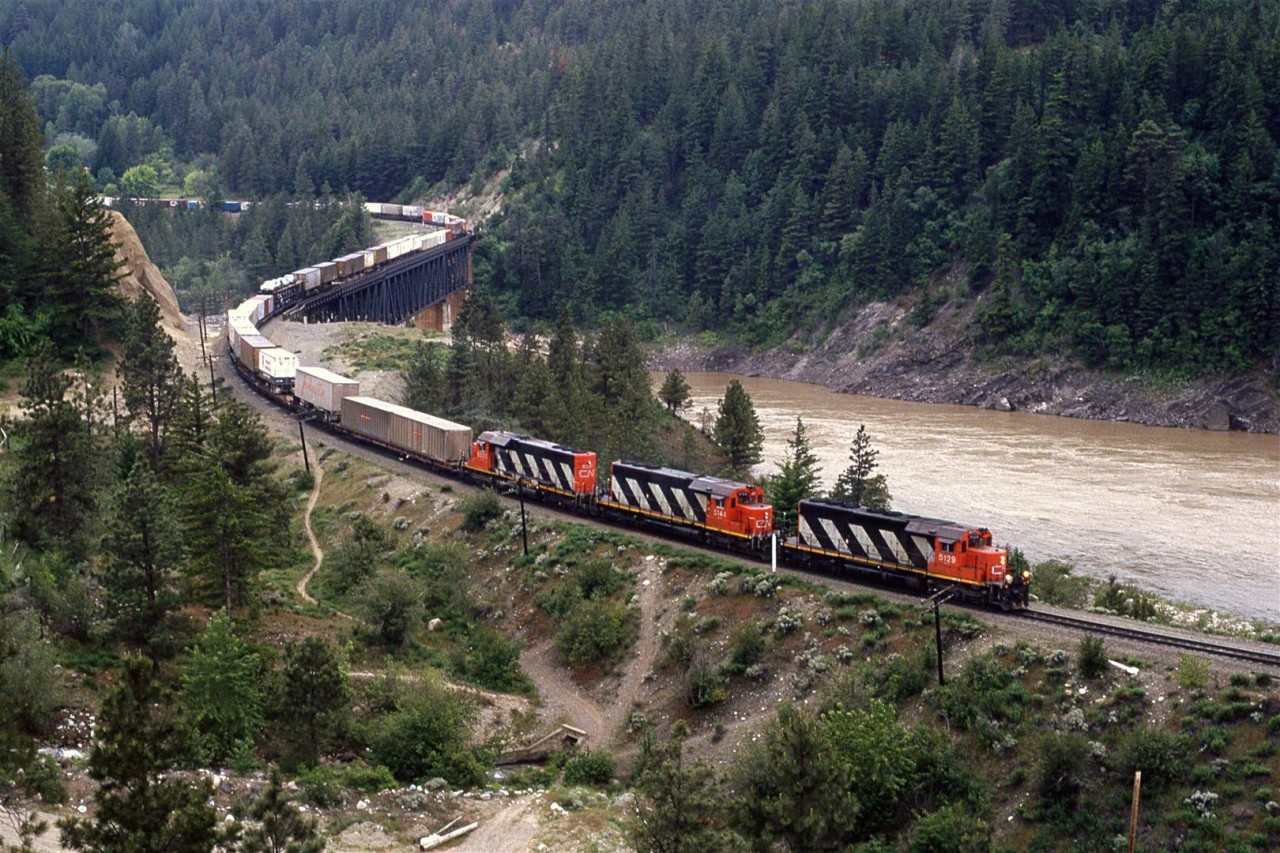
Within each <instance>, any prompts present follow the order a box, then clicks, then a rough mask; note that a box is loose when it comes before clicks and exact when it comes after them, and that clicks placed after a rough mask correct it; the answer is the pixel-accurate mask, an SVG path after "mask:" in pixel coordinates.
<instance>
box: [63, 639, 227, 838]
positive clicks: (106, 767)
mask: <svg viewBox="0 0 1280 853" xmlns="http://www.w3.org/2000/svg"><path fill="white" fill-rule="evenodd" d="M160 698H161V696H160V692H159V688H158V687H157V685H156V684H155V682H154V681H152V679H151V665H150V663H149V662H148V661H146V660H145V659H141V658H135V657H129V658H126V660H125V668H124V672H123V673H122V676H121V680H120V683H119V685H118V686H117V687H116V688H115V689H114V690H113V691H112V692H111V694H110V695H109V696H108V697H107V701H106V702H105V703H104V705H103V707H102V712H101V714H100V715H99V716H98V727H97V732H96V735H97V737H96V738H95V741H94V745H93V748H92V749H91V750H90V752H89V776H90V778H92V779H93V780H94V781H96V782H97V783H98V785H99V787H98V791H97V793H96V794H95V795H94V800H95V802H96V805H97V809H96V811H95V812H94V815H93V817H92V818H84V817H73V818H64V819H62V820H60V821H58V828H59V829H60V830H61V832H62V844H63V846H64V847H68V848H70V849H72V850H83V851H86V853H210V851H212V850H213V849H214V848H215V846H216V845H217V844H218V843H219V841H220V840H222V839H221V837H220V834H219V832H218V830H217V823H216V820H217V815H216V813H215V812H214V810H213V807H212V806H210V805H207V803H208V802H209V800H210V799H211V798H212V797H213V786H212V785H210V784H209V781H208V780H207V779H203V778H200V779H197V780H188V779H178V778H164V775H163V774H164V773H165V772H166V771H168V770H169V768H170V767H171V766H172V764H173V760H174V758H175V757H176V750H175V746H176V744H175V738H174V731H173V727H172V724H171V723H170V721H169V720H168V719H166V717H165V716H164V713H163V712H162V711H160V710H159V706H158V701H159V700H160Z"/></svg>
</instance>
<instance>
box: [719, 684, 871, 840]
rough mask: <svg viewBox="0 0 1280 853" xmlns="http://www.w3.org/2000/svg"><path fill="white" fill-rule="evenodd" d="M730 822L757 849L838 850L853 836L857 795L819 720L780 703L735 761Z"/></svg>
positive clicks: (801, 710) (807, 713) (800, 710)
mask: <svg viewBox="0 0 1280 853" xmlns="http://www.w3.org/2000/svg"><path fill="white" fill-rule="evenodd" d="M732 775H733V783H734V789H735V793H736V796H735V797H734V801H733V802H734V823H735V825H736V827H737V828H738V830H739V831H740V832H741V833H742V834H743V835H745V836H746V837H747V838H751V839H756V840H757V843H758V844H759V845H760V846H761V849H769V847H770V846H772V845H776V844H779V843H781V844H782V845H783V846H784V847H785V849H787V850H844V849H845V848H846V846H847V845H848V843H849V842H850V841H852V840H853V837H854V835H853V833H854V829H855V827H856V821H857V814H858V800H857V798H856V797H855V796H854V795H853V794H852V793H851V792H850V779H849V777H848V773H847V770H846V768H845V766H844V765H843V764H842V763H841V762H840V761H839V759H838V758H837V756H836V755H835V753H834V751H833V750H832V749H831V745H830V744H829V743H828V742H827V740H826V738H825V737H824V736H823V733H822V728H821V725H820V723H819V721H818V720H817V719H816V718H814V717H813V716H812V715H811V714H810V713H809V712H807V711H805V710H804V709H802V708H795V707H793V706H792V705H790V704H789V703H784V704H783V705H782V707H781V708H779V709H778V714H777V716H776V717H775V718H774V719H773V720H771V721H770V722H769V724H768V725H767V726H766V727H765V730H764V733H763V735H762V736H761V738H760V740H759V742H757V743H754V744H752V745H751V747H750V748H749V749H748V750H747V751H746V752H745V753H743V755H742V757H741V758H739V759H738V760H737V762H735V766H734V770H733V774H732Z"/></svg>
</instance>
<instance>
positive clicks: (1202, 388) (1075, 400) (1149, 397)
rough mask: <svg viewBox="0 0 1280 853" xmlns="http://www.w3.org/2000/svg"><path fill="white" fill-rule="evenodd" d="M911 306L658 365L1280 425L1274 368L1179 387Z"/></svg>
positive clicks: (1177, 422)
mask: <svg viewBox="0 0 1280 853" xmlns="http://www.w3.org/2000/svg"><path fill="white" fill-rule="evenodd" d="M909 314H910V312H909V306H907V305H903V304H897V303H872V304H870V305H867V306H866V307H864V308H863V309H862V310H861V311H860V312H859V313H858V314H857V316H855V317H854V318H853V319H851V320H850V321H848V322H846V323H843V324H841V325H839V326H837V327H835V328H834V329H831V330H829V331H828V332H826V333H825V334H821V335H819V334H812V335H807V336H806V335H798V336H797V337H796V338H795V339H794V340H793V341H792V342H791V343H790V344H789V345H787V346H784V347H781V348H779V349H775V350H771V351H767V352H757V351H751V350H748V349H747V348H745V347H739V346H723V347H711V348H709V347H701V346H697V345H695V344H676V345H669V346H666V347H664V348H662V349H661V350H659V351H657V352H655V353H653V354H652V355H651V357H650V360H649V367H650V369H652V370H670V369H671V368H673V367H678V368H680V369H681V370H716V371H724V372H729V373H740V374H744V375H747V376H767V377H770V378H776V379H791V380H795V381H799V382H812V383H814V384H816V385H823V386H826V387H828V388H831V389H833V390H836V391H844V392H846V393H850V394H865V395H867V396H870V397H883V398H888V399H895V400H913V401H918V402H924V403H955V404H960V405H971V406H978V407H980V408H986V409H999V410H1003V411H1011V410H1020V411H1031V412H1038V413H1043V414H1050V415H1063V416H1066V417H1076V418H1089V419H1094V420H1115V421H1132V422H1134V423H1140V424H1147V425H1150V426H1170V427H1189V428H1193V429H1210V430H1247V431H1250V432H1266V433H1280V405H1278V404H1277V400H1276V395H1275V392H1274V389H1275V387H1276V377H1275V375H1274V374H1262V373H1260V374H1256V375H1247V376H1219V377H1208V378H1205V379H1201V380H1198V381H1196V382H1193V383H1189V384H1187V385H1185V386H1182V387H1177V388H1169V387H1159V386H1154V385H1152V384H1150V383H1144V382H1142V381H1139V380H1134V379H1125V378H1123V377H1117V376H1114V375H1110V374H1100V373H1096V372H1093V371H1089V370H1086V369H1084V368H1083V367H1081V366H1080V365H1079V364H1078V363H1077V362H1075V361H1074V360H1073V359H1071V358H1068V357H1066V356H1061V357H1054V356H1052V355H1049V356H1043V357H1039V358H1035V359H1014V358H1006V359H995V360H992V359H982V358H977V357H975V354H974V352H973V344H972V341H971V340H970V336H969V335H968V330H969V328H970V325H969V324H970V322H971V318H970V317H968V315H967V314H950V315H948V314H946V313H942V314H940V315H939V316H938V317H936V318H935V319H934V320H933V321H932V322H931V323H929V324H928V325H926V326H925V327H923V328H916V327H915V325H914V324H913V323H912V322H910V317H909Z"/></svg>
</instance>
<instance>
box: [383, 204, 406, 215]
mask: <svg viewBox="0 0 1280 853" xmlns="http://www.w3.org/2000/svg"><path fill="white" fill-rule="evenodd" d="M403 214H404V208H403V207H402V206H401V205H398V204H384V205H383V206H382V215H383V216H401V215H403Z"/></svg>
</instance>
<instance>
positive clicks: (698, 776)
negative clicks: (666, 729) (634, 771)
mask: <svg viewBox="0 0 1280 853" xmlns="http://www.w3.org/2000/svg"><path fill="white" fill-rule="evenodd" d="M687 736H688V728H687V727H686V726H685V724H684V723H683V722H682V721H681V722H677V723H676V724H675V726H673V727H672V733H671V739H670V740H668V741H666V742H664V743H660V744H656V743H651V742H648V741H646V742H645V744H644V745H643V752H642V754H641V758H640V761H641V769H640V771H639V773H638V775H637V778H636V786H635V787H636V793H637V794H638V795H639V797H640V804H639V805H638V807H637V808H636V814H635V817H634V819H633V820H632V821H631V822H630V824H629V825H628V826H627V828H626V831H627V840H628V841H629V842H630V843H631V846H632V847H634V848H635V849H636V850H646V851H651V853H715V851H719V850H729V849H733V848H732V845H731V843H730V840H731V839H730V838H729V837H728V833H727V832H726V831H725V830H724V829H722V828H721V823H722V820H723V818H722V813H723V809H724V803H723V802H722V801H721V796H722V794H721V792H720V790H719V785H718V783H717V780H716V776H715V771H714V770H713V769H712V768H711V767H709V766H707V765H706V764H705V763H703V762H701V761H699V762H698V763H697V764H694V765H693V766H692V767H690V766H687V765H686V764H685V761H684V740H685V738H686V737H687Z"/></svg>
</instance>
